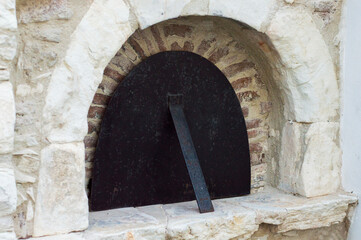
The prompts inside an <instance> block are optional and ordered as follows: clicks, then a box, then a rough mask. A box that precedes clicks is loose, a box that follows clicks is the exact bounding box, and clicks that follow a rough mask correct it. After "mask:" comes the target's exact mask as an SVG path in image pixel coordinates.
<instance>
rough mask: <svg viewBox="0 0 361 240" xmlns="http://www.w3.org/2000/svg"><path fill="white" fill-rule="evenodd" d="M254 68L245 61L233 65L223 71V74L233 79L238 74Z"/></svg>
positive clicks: (250, 63)
mask: <svg viewBox="0 0 361 240" xmlns="http://www.w3.org/2000/svg"><path fill="white" fill-rule="evenodd" d="M253 67H255V65H254V63H253V62H250V61H248V60H247V59H246V60H244V61H242V62H240V63H234V64H232V65H230V66H228V67H226V68H225V69H224V74H225V75H226V76H227V77H233V76H234V75H236V74H237V73H239V72H242V71H245V70H248V69H251V68H253Z"/></svg>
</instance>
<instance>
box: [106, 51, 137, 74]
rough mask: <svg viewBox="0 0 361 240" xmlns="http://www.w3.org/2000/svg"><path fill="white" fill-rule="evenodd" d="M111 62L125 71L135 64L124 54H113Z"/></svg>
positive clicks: (128, 70)
mask: <svg viewBox="0 0 361 240" xmlns="http://www.w3.org/2000/svg"><path fill="white" fill-rule="evenodd" d="M111 62H112V63H113V64H114V65H116V66H118V67H119V68H121V69H122V70H123V71H124V72H126V73H128V72H130V70H132V69H133V67H134V66H135V64H134V63H133V62H132V61H131V60H130V59H129V58H128V57H127V56H126V55H125V54H121V55H119V56H115V57H114V58H113V59H112V61H111Z"/></svg>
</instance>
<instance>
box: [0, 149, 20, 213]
mask: <svg viewBox="0 0 361 240" xmlns="http://www.w3.org/2000/svg"><path fill="white" fill-rule="evenodd" d="M0 157H1V158H2V157H3V156H1V155H0ZM16 202H17V192H16V185H15V177H14V171H13V169H12V165H11V163H4V162H0V217H1V216H6V215H9V214H12V213H13V212H14V211H15V209H16Z"/></svg>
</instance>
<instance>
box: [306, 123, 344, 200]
mask: <svg viewBox="0 0 361 240" xmlns="http://www.w3.org/2000/svg"><path fill="white" fill-rule="evenodd" d="M338 132H339V123H313V124H312V125H311V126H310V128H309V129H308V130H307V133H306V135H305V144H306V151H305V155H304V160H303V164H302V170H301V175H302V183H303V191H304V192H301V194H302V195H304V196H307V197H314V196H320V195H326V194H330V193H334V192H336V191H337V190H338V189H339V187H340V184H341V179H340V176H341V149H340V147H339V145H338V143H337V142H338Z"/></svg>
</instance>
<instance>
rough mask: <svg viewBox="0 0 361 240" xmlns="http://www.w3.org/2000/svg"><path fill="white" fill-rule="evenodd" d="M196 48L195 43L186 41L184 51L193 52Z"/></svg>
mask: <svg viewBox="0 0 361 240" xmlns="http://www.w3.org/2000/svg"><path fill="white" fill-rule="evenodd" d="M193 49H194V45H193V43H192V42H189V41H186V42H185V43H184V45H183V51H188V52H192V51H193Z"/></svg>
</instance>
